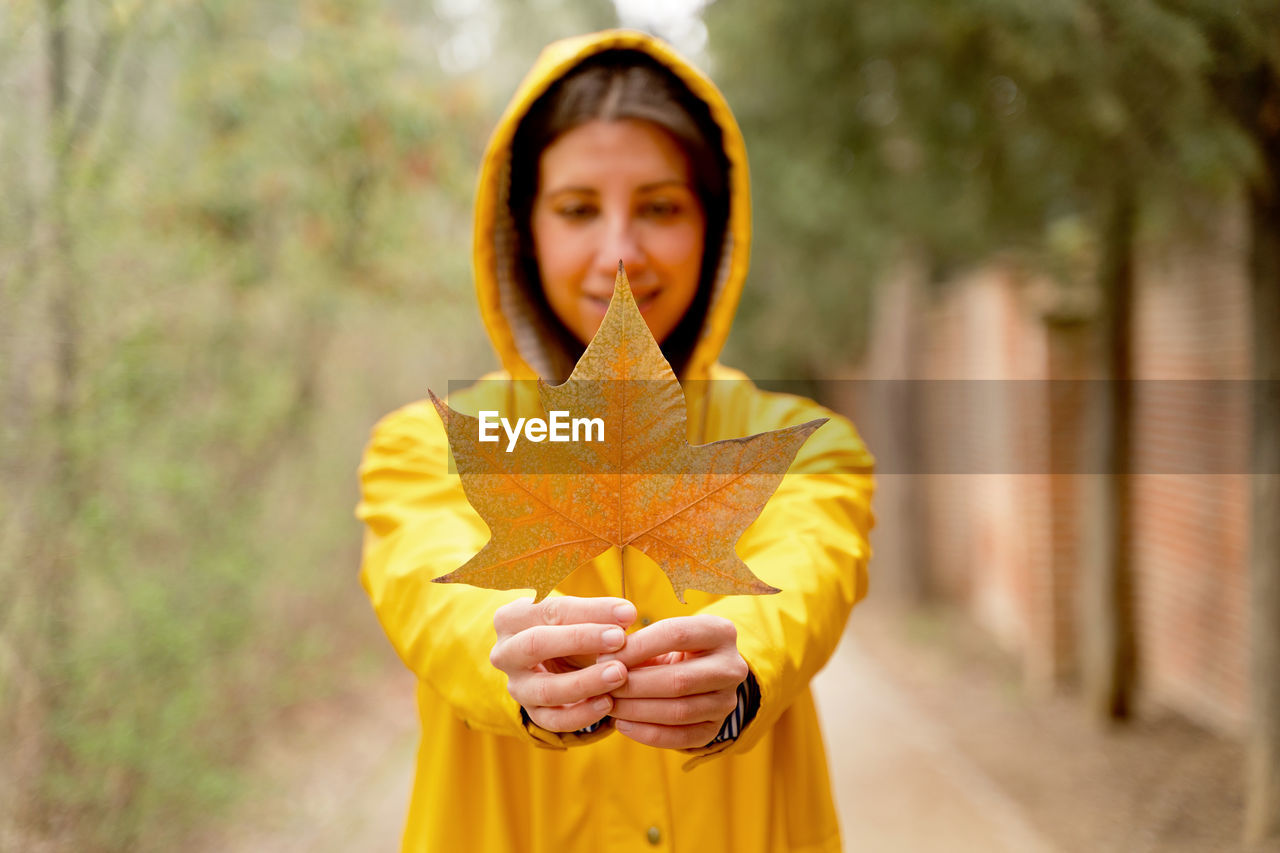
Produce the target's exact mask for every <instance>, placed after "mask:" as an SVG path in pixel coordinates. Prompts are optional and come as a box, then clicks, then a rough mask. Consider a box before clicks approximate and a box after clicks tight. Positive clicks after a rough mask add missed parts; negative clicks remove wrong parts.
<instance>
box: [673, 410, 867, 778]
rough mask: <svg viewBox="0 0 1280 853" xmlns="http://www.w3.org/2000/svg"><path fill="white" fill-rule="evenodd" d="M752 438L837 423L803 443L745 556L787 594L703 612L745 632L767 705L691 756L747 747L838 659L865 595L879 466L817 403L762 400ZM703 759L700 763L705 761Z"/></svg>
mask: <svg viewBox="0 0 1280 853" xmlns="http://www.w3.org/2000/svg"><path fill="white" fill-rule="evenodd" d="M762 396H763V398H764V400H763V403H762V404H761V408H760V409H759V410H757V411H756V412H755V413H754V416H753V418H752V421H753V423H752V425H751V426H752V429H753V431H759V430H762V429H773V428H777V427H782V426H789V425H792V424H798V423H803V422H805V421H807V420H810V419H813V418H818V417H829V418H830V420H829V421H828V422H827V423H826V424H824V425H823V426H822V427H821V428H820V429H819V430H818V431H817V432H815V433H814V434H813V435H812V436H811V437H810V438H809V440H808V441H806V442H805V444H804V446H803V447H802V448H801V450H800V452H799V454H797V456H796V459H795V461H794V462H793V463H792V466H791V468H790V469H789V471H788V473H787V475H786V476H785V477H783V479H782V483H781V484H780V485H779V486H778V489H777V491H776V492H775V493H774V495H773V497H771V498H770V499H769V502H768V503H767V504H766V505H765V508H764V510H763V511H762V512H761V513H760V516H759V518H757V519H756V521H755V523H754V524H752V525H751V527H749V528H748V529H747V530H746V532H745V533H744V534H743V535H742V538H741V539H739V541H738V546H737V550H738V554H739V555H740V556H741V557H742V559H743V560H744V561H745V562H746V563H747V565H748V566H749V567H750V568H751V570H752V571H753V572H754V573H755V574H756V575H758V576H759V577H760V578H761V579H762V580H764V581H765V582H766V583H769V584H772V585H773V586H775V587H778V588H779V589H781V590H782V592H779V593H776V594H773V595H735V596H726V597H724V598H721V599H719V600H717V601H715V602H713V603H711V604H709V605H707V607H706V608H705V611H704V612H707V613H714V614H717V615H720V616H724V617H726V618H728V619H729V620H731V621H732V622H733V623H734V625H735V626H736V627H737V629H738V651H739V653H740V654H741V655H742V657H743V658H744V659H745V660H746V662H747V665H748V666H749V667H750V668H751V672H752V673H753V674H754V675H755V677H756V680H757V682H758V684H759V687H760V707H759V710H758V712H757V713H756V716H755V718H754V719H753V720H752V721H751V722H750V723H749V724H748V725H747V726H746V727H745V728H744V729H743V730H742V733H741V734H740V735H739V737H738V738H737V739H736V740H734V741H731V742H728V743H725V744H712V745H710V746H707V747H704V748H702V749H700V750H692V751H691V754H694V755H699V756H710V755H712V754H728V753H733V752H742V751H745V750H748V749H750V748H751V747H752V746H753V745H754V744H755V743H756V742H758V741H759V740H760V738H761V737H763V736H764V734H765V733H766V732H768V731H769V730H770V728H771V727H772V726H773V724H774V723H775V722H776V721H777V720H778V718H779V717H780V716H781V715H782V713H783V712H784V711H786V709H787V708H788V707H789V706H790V705H791V703H792V702H793V701H794V700H795V699H796V698H797V696H799V695H800V693H801V692H802V691H804V690H805V689H806V688H807V687H808V685H809V681H810V679H812V678H813V676H814V675H816V674H817V672H818V670H819V669H821V668H822V667H823V665H824V664H826V662H827V659H828V658H830V657H831V654H832V652H833V651H834V650H835V647H836V645H837V644H838V643H839V641H840V636H841V634H842V633H843V631H844V626H845V622H846V620H847V619H848V617H849V611H850V610H851V609H852V608H853V605H854V604H855V603H857V602H858V601H859V600H860V599H861V598H862V597H863V596H864V595H866V592H867V561H868V559H869V558H870V556H871V549H870V546H869V544H868V540H867V536H868V534H869V532H870V529H871V526H872V524H873V523H874V521H873V517H872V514H871V495H872V492H873V489H874V481H873V478H872V468H873V464H874V463H873V460H872V458H871V455H870V454H869V453H868V452H867V450H866V447H865V446H864V445H863V443H862V440H861V438H859V437H858V434H857V432H856V430H855V429H854V427H853V425H852V424H851V423H850V422H849V421H848V420H846V419H845V418H842V417H840V416H838V415H834V414H832V413H831V412H830V411H827V410H826V409H823V408H822V407H820V406H818V405H817V404H816V403H812V402H810V401H807V400H802V399H800V398H796V397H788V396H784V395H772V394H770V395H762ZM701 760H704V759H696V761H701Z"/></svg>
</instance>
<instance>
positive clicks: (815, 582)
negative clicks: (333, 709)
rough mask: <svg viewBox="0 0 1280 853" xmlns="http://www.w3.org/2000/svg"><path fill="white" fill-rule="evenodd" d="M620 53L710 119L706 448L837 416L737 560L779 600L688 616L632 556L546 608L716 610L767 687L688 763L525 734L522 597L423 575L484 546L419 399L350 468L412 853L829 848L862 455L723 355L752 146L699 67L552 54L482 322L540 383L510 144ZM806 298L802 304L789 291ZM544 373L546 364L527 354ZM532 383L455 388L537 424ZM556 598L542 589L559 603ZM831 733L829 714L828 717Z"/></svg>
mask: <svg viewBox="0 0 1280 853" xmlns="http://www.w3.org/2000/svg"><path fill="white" fill-rule="evenodd" d="M610 48H631V49H638V50H642V51H645V52H647V53H649V54H650V55H652V56H654V57H656V58H657V59H659V60H660V61H662V62H663V63H664V64H665V65H666V66H667V67H669V68H670V69H671V70H672V71H674V72H675V73H676V74H677V75H678V76H679V77H680V78H681V79H682V80H683V81H684V82H685V83H686V85H688V87H689V88H690V89H691V90H692V91H693V92H694V93H695V94H696V95H697V96H698V97H700V98H702V99H703V100H704V101H706V102H707V103H708V104H709V105H710V108H711V114H712V116H713V117H714V119H715V120H716V122H717V123H719V125H720V126H721V128H722V130H723V134H724V145H725V151H726V155H727V157H728V159H729V162H730V164H731V170H730V188H731V194H732V198H731V204H730V214H729V225H728V232H729V233H728V238H727V239H726V241H725V248H724V254H723V258H722V273H721V275H720V276H719V282H720V283H719V285H718V289H717V292H716V293H715V295H714V297H713V299H712V303H711V306H710V309H709V314H708V317H707V321H706V323H705V326H704V329H703V334H702V336H701V337H700V339H699V341H698V343H697V345H696V347H695V349H694V351H693V353H692V355H691V356H690V358H689V362H688V367H687V369H686V371H685V373H684V375H683V376H682V377H681V378H682V380H691V379H692V380H698V379H712V380H717V381H713V382H686V397H687V399H688V402H689V407H690V418H689V424H690V428H689V439H690V441H693V442H696V443H702V442H707V441H713V440H717V439H723V438H731V437H736V436H742V435H747V434H750V433H755V432H760V431H763V430H768V429H774V428H778V427H783V426H787V425H791V424H797V423H801V422H804V421H807V420H809V419H812V418H815V417H823V416H827V417H831V418H832V420H831V421H830V422H829V423H827V424H826V425H825V426H823V427H822V428H821V429H819V430H818V431H817V432H816V433H815V434H814V435H813V436H812V437H810V438H809V440H808V442H806V444H805V445H804V447H803V448H802V449H801V451H800V453H799V456H798V457H797V459H796V461H795V463H794V464H793V465H792V467H791V469H790V473H789V474H788V476H786V477H784V478H783V482H782V485H781V486H780V487H779V488H778V490H777V492H776V493H775V494H774V496H773V497H772V498H771V499H770V501H769V503H768V505H767V506H766V507H765V509H764V511H763V512H762V513H761V515H760V516H759V518H758V519H757V520H756V522H755V523H754V524H753V525H752V526H751V527H750V528H749V529H748V530H747V532H746V533H745V534H744V535H743V537H742V538H741V540H740V541H739V543H738V546H737V550H738V553H739V554H740V555H741V556H742V558H743V559H744V560H745V561H746V562H747V564H748V565H749V566H750V567H751V570H752V571H753V572H755V574H757V575H758V576H760V578H762V579H763V580H764V581H765V582H767V583H770V584H772V585H774V586H776V587H779V588H780V589H781V590H782V592H781V593H779V594H776V595H767V596H729V597H717V596H711V595H707V594H704V593H700V592H696V591H692V590H691V591H689V592H688V593H686V599H687V604H684V605H681V604H680V603H679V602H678V601H677V600H676V598H675V596H674V594H673V593H672V590H671V586H670V584H669V583H668V582H667V580H666V578H665V576H664V575H663V574H662V573H661V571H660V570H659V569H658V568H657V567H656V566H655V565H654V564H653V563H652V562H650V561H649V560H648V558H647V557H645V556H644V555H642V554H639V553H638V552H634V551H633V550H632V549H627V550H626V552H625V553H624V554H619V553H618V552H617V551H616V550H612V551H610V552H607V553H605V554H603V555H601V556H600V557H598V558H597V559H595V560H593V561H591V562H590V563H588V564H586V565H584V566H582V567H581V568H579V569H578V570H577V571H576V572H574V573H573V574H572V575H571V576H570V577H568V578H567V579H566V580H565V581H564V582H563V583H562V584H561V585H560V586H559V588H558V589H557V593H558V594H567V595H579V596H592V595H612V596H617V595H620V594H621V592H622V590H621V586H620V571H621V570H625V572H626V578H627V590H626V591H627V596H628V597H629V598H630V599H631V600H632V601H633V602H635V604H636V606H637V608H638V610H639V614H640V619H639V620H638V621H637V624H636V627H639V626H640V625H641V624H649V623H650V622H652V621H654V620H657V619H663V618H666V617H670V616H679V615H686V614H691V613H695V612H707V613H715V614H719V615H721V616H724V617H727V618H728V619H730V620H732V621H733V622H734V623H735V625H736V626H737V629H738V649H739V651H740V653H741V654H742V656H743V658H744V659H745V660H746V662H747V664H748V665H749V666H750V667H751V671H752V672H753V673H754V674H755V676H756V679H757V681H758V682H759V686H760V691H761V704H760V710H759V712H758V714H757V715H756V717H755V719H754V720H753V721H752V722H751V723H750V724H749V725H748V726H747V727H746V729H745V730H744V731H743V732H742V734H741V736H740V737H739V738H738V739H737V740H736V741H733V742H730V743H722V744H718V745H716V746H714V747H707V748H704V749H701V750H691V751H688V752H681V751H674V750H663V749H655V748H652V747H648V746H642V745H640V744H637V743H635V742H634V741H631V740H629V739H627V738H625V737H623V736H622V735H620V734H617V733H616V732H614V731H613V730H612V727H611V725H608V724H606V725H605V726H603V727H602V728H601V729H600V730H599V731H596V732H593V733H591V734H589V735H577V734H555V733H550V732H546V731H543V730H541V729H539V728H538V727H536V726H533V725H529V726H526V725H525V723H524V722H523V721H522V717H521V713H520V708H519V706H518V705H517V704H516V702H515V700H514V699H512V698H511V696H510V695H509V694H508V693H507V690H506V679H505V676H504V675H503V674H502V673H501V672H499V671H498V670H497V669H495V668H494V667H493V666H492V665H491V664H490V663H489V651H490V649H491V648H492V646H493V644H494V642H495V633H494V628H493V614H494V611H495V610H497V608H498V607H500V606H501V605H502V604H505V603H506V602H508V601H511V600H513V599H515V598H518V597H520V596H522V595H525V596H527V595H529V593H527V592H523V593H522V592H520V591H507V592H501V591H493V590H487V589H478V588H474V587H470V586H465V585H461V584H433V583H431V579H432V578H434V577H438V576H439V575H442V574H444V573H446V572H448V571H451V570H452V569H455V568H457V567H458V566H460V565H461V564H462V563H463V562H465V561H466V560H467V559H468V558H469V557H471V556H472V555H473V554H474V553H475V552H476V551H478V550H479V549H480V547H481V546H482V545H483V544H484V543H485V541H487V539H488V536H489V533H488V530H487V528H486V527H485V525H484V523H483V522H482V521H481V520H480V518H479V516H478V515H476V513H475V512H474V510H472V509H471V507H470V505H469V504H468V503H467V501H466V498H465V496H464V495H463V491H462V486H461V484H460V481H459V480H458V477H457V476H456V475H455V474H450V473H449V472H448V466H447V460H448V443H447V440H446V438H445V433H444V429H443V427H442V425H441V422H440V419H439V417H438V416H437V414H436V412H435V410H434V409H433V408H432V407H431V405H430V404H429V403H425V402H418V403H414V404H411V405H409V406H406V407H405V408H403V409H400V410H399V411H396V412H393V413H392V414H390V415H388V416H387V417H386V418H384V419H383V420H382V421H381V422H380V423H379V424H378V425H377V427H376V428H375V430H374V434H373V439H372V442H371V444H370V445H369V448H368V450H367V452H366V455H365V458H364V462H363V464H362V466H361V469H360V476H361V486H362V500H361V502H360V505H359V508H358V515H359V517H360V518H361V519H362V520H363V521H364V522H365V523H366V525H367V537H366V545H365V553H364V565H363V570H362V573H361V581H362V583H363V584H364V587H365V589H366V590H367V591H368V593H369V596H370V598H371V599H372V601H373V605H374V608H375V610H376V611H377V615H378V618H379V619H380V620H381V622H382V625H383V627H384V628H385V630H386V632H387V636H388V637H389V638H390V639H391V642H392V644H393V645H394V646H395V648H396V651H397V652H398V653H399V654H400V657H401V658H402V659H403V660H404V662H405V664H406V665H407V666H408V667H409V668H410V669H411V670H412V671H413V672H414V673H415V674H416V675H417V676H418V679H419V688H418V704H419V709H420V716H421V721H422V732H423V734H422V741H421V746H420V749H419V753H418V767H417V779H416V782H415V784H414V788H413V794H412V801H411V803H410V807H409V818H408V825H407V827H406V830H405V835H404V847H403V849H404V850H405V851H414V852H415V853H420V852H421V851H426V853H454V851H461V853H471V852H472V851H529V853H563V852H564V851H577V850H583V851H587V850H590V851H610V852H611V853H614V851H629V850H634V851H646V853H647V851H654V850H669V851H679V853H715V851H722V850H723V851H728V850H733V851H739V853H752V852H753V851H760V853H764V851H838V850H839V849H840V838H839V829H838V826H837V821H836V814H835V810H834V807H833V805H832V799H831V793H830V787H829V782H828V778H827V763H826V756H825V750H824V747H823V743H822V733H821V731H820V729H819V725H818V718H817V715H816V713H815V710H814V704H813V699H812V696H811V695H810V692H809V686H808V685H809V680H810V679H811V678H812V677H813V675H814V674H815V673H816V672H817V671H818V670H819V669H820V668H821V667H822V666H823V664H824V663H826V661H827V658H828V657H829V656H830V655H831V652H832V650H833V649H834V648H835V646H836V643H837V641H838V640H839V638H840V634H841V632H842V630H843V628H844V624H845V620H846V618H847V617H848V615H849V611H850V608H852V607H853V605H854V603H855V602H856V601H858V600H859V599H860V598H861V597H862V596H863V595H864V594H865V593H866V589H867V579H866V564H867V559H868V557H869V554H870V552H869V549H868V545H867V532H868V530H869V529H870V527H871V524H872V516H871V511H870V500H871V493H872V477H871V466H872V460H871V457H870V456H869V455H868V453H867V451H866V449H865V448H864V447H863V445H862V442H861V440H860V439H859V438H858V436H857V434H856V432H855V431H854V429H853V427H852V425H851V424H850V423H849V422H848V421H846V420H844V419H843V418H840V417H837V416H833V415H832V414H831V413H830V412H828V411H826V410H825V409H822V408H821V407H819V406H818V405H817V404H815V403H813V402H811V401H808V400H804V399H801V398H798V397H793V396H787V395H780V394H773V393H766V392H763V391H760V390H758V389H756V388H755V387H754V386H753V385H752V384H751V383H750V382H749V381H747V380H746V378H745V377H744V376H743V375H742V374H741V373H738V372H737V371H733V370H730V369H728V368H724V367H722V366H720V365H719V364H717V363H716V358H717V356H718V354H719V352H720V349H721V347H722V345H723V343H724V340H725V338H726V337H727V335H728V332H729V326H730V323H731V321H732V318H733V313H734V310H735V307H736V304H737V301H738V295H739V292H740V290H741V287H742V282H743V279H744V277H745V275H746V270H747V257H748V247H749V240H750V200H749V184H748V177H747V167H746V152H745V149H744V147H743V142H742V137H741V134H740V132H739V130H738V127H737V124H736V122H735V121H734V119H733V116H732V115H731V113H730V112H729V109H728V106H727V105H726V104H725V102H724V100H723V98H722V97H721V95H720V94H719V92H718V91H717V90H716V89H715V87H714V86H713V85H712V84H711V83H710V82H709V81H708V80H707V79H706V78H705V77H704V76H702V75H701V74H700V73H699V72H698V71H696V70H695V69H693V68H692V67H690V66H689V65H688V64H687V63H685V62H684V61H683V60H682V59H681V58H680V57H678V56H677V55H676V54H674V53H673V52H671V51H670V49H669V48H667V47H666V46H665V45H663V44H662V43H660V42H657V41H656V40H654V39H652V38H650V37H648V36H644V35H642V34H638V33H632V32H620V31H613V32H606V33H598V34H595V35H591V36H585V37H580V38H576V39H570V40H567V41H563V42H558V43H556V44H553V45H551V46H550V47H548V48H547V49H546V50H545V51H544V53H543V55H542V56H541V57H540V58H539V60H538V63H537V65H536V66H535V67H534V69H533V70H532V72H531V73H530V74H529V76H528V77H527V78H526V79H525V81H524V83H523V84H522V85H521V88H520V90H519V91H518V92H517V94H516V96H515V98H514V100H513V102H512V104H511V105H510V107H509V108H508V110H507V112H506V113H505V114H504V116H503V118H502V120H501V122H500V123H499V125H498V127H497V130H496V131H495V133H494V135H493V138H492V140H491V141H490V144H489V148H488V151H487V153H486V156H485V161H484V166H483V169H482V172H481V176H480V185H479V191H478V195H477V203H476V231H475V274H476V289H477V293H478V298H479V302H480V311H481V314H482V316H483V319H484V323H485V326H486V327H487V329H488V332H489V335H490V337H491V338H492V340H493V344H494V347H495V348H496V350H497V352H498V355H499V357H500V358H501V361H502V364H503V367H504V368H505V370H504V371H503V372H502V373H501V374H497V375H498V376H500V377H502V378H515V379H528V378H532V377H535V376H536V375H537V373H536V371H535V370H534V368H533V367H531V364H530V362H531V359H532V356H531V355H530V354H531V353H536V351H537V343H538V341H537V337H538V331H537V330H536V329H532V328H530V327H529V326H528V324H527V323H525V322H524V321H523V320H521V319H520V318H519V311H518V310H516V309H512V308H511V305H512V302H511V297H510V294H508V293H506V292H505V291H504V288H505V287H506V284H505V282H506V281H507V280H508V279H509V277H508V276H506V275H505V274H504V269H506V268H507V267H506V266H505V265H506V264H508V263H509V259H507V258H505V257H504V256H503V245H504V243H505V241H504V240H503V239H500V236H499V233H498V232H499V230H500V229H501V227H502V223H503V217H504V215H505V211H504V209H503V205H504V202H503V200H502V199H503V195H504V193H503V190H502V187H501V181H503V180H505V174H506V171H505V170H506V165H507V161H508V156H509V152H508V146H509V144H510V141H511V138H512V134H513V132H514V129H515V126H516V125H517V124H518V122H519V120H520V118H521V117H522V116H523V115H524V113H525V111H526V110H527V109H528V108H529V105H530V104H531V103H532V102H533V101H534V100H535V99H536V98H537V96H538V95H539V94H540V93H542V92H543V91H544V90H545V89H546V87H547V86H548V85H549V84H550V83H551V82H552V81H554V80H555V79H557V78H558V77H559V76H561V75H563V74H564V73H565V72H566V71H567V70H569V69H571V68H572V67H573V66H574V65H575V64H576V63H578V62H579V61H581V60H582V59H584V58H586V57H588V56H590V55H592V54H594V53H597V52H599V51H603V50H608V49H610ZM797 298H803V294H798V295H797ZM533 360H536V359H533ZM531 385H532V383H510V382H484V383H479V384H477V385H476V386H473V388H471V389H468V390H466V391H463V392H460V393H457V394H454V395H453V397H452V398H451V400H450V402H451V404H452V405H453V406H454V407H455V408H457V409H459V410H462V411H469V412H471V413H473V414H474V413H475V412H476V411H478V410H479V409H498V410H503V413H504V415H507V416H511V415H513V414H514V415H517V416H518V415H521V414H523V415H528V414H531V413H534V412H536V410H534V411H533V412H531V411H530V407H531V406H534V405H536V396H534V395H532V394H531V393H529V392H531V391H532V388H531ZM557 593H553V594H557ZM834 723H835V724H836V725H839V724H840V721H839V720H836V721H834Z"/></svg>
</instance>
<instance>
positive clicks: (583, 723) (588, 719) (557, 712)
mask: <svg viewBox="0 0 1280 853" xmlns="http://www.w3.org/2000/svg"><path fill="white" fill-rule="evenodd" d="M612 707H613V702H612V701H611V700H610V699H609V697H608V696H592V697H591V698H589V699H584V700H583V701H581V702H578V703H576V704H573V705H563V706H560V707H554V708H526V709H525V712H526V713H527V714H528V715H529V719H531V720H533V721H534V722H535V723H536V724H537V725H539V726H540V727H542V728H544V729H546V730H547V731H549V732H576V731H578V730H579V729H585V728H586V727H587V726H589V725H591V724H592V723H597V722H599V721H600V719H601V718H602V717H604V716H605V715H606V714H608V713H609V710H610V708H612Z"/></svg>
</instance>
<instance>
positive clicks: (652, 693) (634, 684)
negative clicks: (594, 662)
mask: <svg viewBox="0 0 1280 853" xmlns="http://www.w3.org/2000/svg"><path fill="white" fill-rule="evenodd" d="M747 672H748V669H747V662H746V661H744V660H743V659H742V656H741V655H739V654H738V652H737V650H736V649H734V650H732V651H731V653H730V652H726V653H724V654H712V655H704V656H702V657H695V658H689V659H688V660H684V661H681V662H680V663H673V664H667V665H664V666H645V667H639V668H636V669H632V670H631V671H630V672H629V673H628V675H627V683H626V684H625V685H624V686H622V687H620V688H618V689H616V690H614V691H613V698H615V699H671V698H677V697H687V696H696V695H698V694H701V693H713V692H715V691H717V690H726V689H730V688H732V689H735V690H736V689H737V687H738V685H739V684H741V683H742V680H743V679H744V678H746V677H747ZM725 713H728V712H727V711H726V712H725Z"/></svg>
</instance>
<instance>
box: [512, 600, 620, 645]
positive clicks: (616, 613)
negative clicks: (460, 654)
mask: <svg viewBox="0 0 1280 853" xmlns="http://www.w3.org/2000/svg"><path fill="white" fill-rule="evenodd" d="M634 621H636V606H635V605H634V604H632V603H631V602H630V601H627V600H626V599H625V598H604V597H601V598H577V597H576V596H572V595H555V596H551V597H550V598H544V599H543V600H542V601H540V602H538V603H537V604H534V603H533V599H532V598H520V599H516V600H515V601H512V602H510V603H508V604H504V605H503V606H501V607H499V608H498V609H497V610H496V611H494V614H493V627H494V629H495V630H496V631H497V632H498V636H499V637H502V636H508V635H511V634H517V633H519V632H520V631H523V630H525V629H526V628H532V627H534V626H537V625H573V624H575V623H579V622H594V623H601V624H610V625H619V626H621V627H623V628H626V627H628V626H630V625H631V623H632V622H634Z"/></svg>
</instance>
